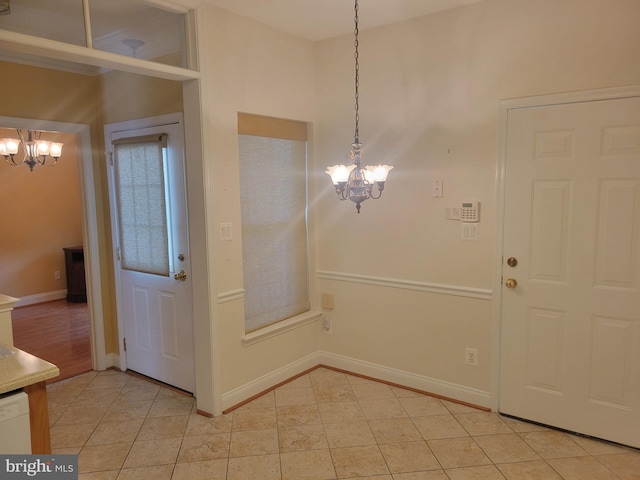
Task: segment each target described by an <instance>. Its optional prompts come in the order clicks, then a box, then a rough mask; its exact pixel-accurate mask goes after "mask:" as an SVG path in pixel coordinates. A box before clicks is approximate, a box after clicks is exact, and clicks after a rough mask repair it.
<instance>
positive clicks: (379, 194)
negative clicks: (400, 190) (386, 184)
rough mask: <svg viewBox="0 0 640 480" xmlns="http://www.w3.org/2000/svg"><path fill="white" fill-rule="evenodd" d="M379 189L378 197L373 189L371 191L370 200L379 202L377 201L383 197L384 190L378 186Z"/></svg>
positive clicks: (377, 189)
mask: <svg viewBox="0 0 640 480" xmlns="http://www.w3.org/2000/svg"><path fill="white" fill-rule="evenodd" d="M376 186H377V185H376ZM377 187H378V188H376V191H377V192H378V194H377V195H374V193H373V189H371V190H370V191H369V196H370V198H372V199H374V200H377V199H379V198H380V197H381V196H382V190H380V187H379V186H377Z"/></svg>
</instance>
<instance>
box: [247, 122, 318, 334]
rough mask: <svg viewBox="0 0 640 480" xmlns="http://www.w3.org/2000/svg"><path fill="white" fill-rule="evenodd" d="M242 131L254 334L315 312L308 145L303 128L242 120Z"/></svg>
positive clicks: (250, 314)
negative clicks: (310, 255)
mask: <svg viewBox="0 0 640 480" xmlns="http://www.w3.org/2000/svg"><path fill="white" fill-rule="evenodd" d="M238 126H239V133H240V135H239V147H240V198H241V213H242V266H243V274H244V290H245V297H244V308H245V331H246V332H247V333H248V332H251V331H255V330H257V329H259V328H262V327H265V326H267V325H271V324H273V323H275V322H278V321H280V320H284V319H286V318H289V317H292V316H294V315H297V314H300V313H303V312H306V311H308V310H309V267H308V264H309V260H308V242H307V215H306V214H307V142H306V125H305V124H304V123H301V122H289V121H283V120H279V119H273V118H268V117H258V116H254V115H246V114H241V115H239V122H238ZM291 126H293V127H294V128H293V130H291V129H290V128H288V127H291ZM292 132H294V133H292ZM295 132H297V133H295ZM279 137H280V138H279ZM281 137H284V138H281Z"/></svg>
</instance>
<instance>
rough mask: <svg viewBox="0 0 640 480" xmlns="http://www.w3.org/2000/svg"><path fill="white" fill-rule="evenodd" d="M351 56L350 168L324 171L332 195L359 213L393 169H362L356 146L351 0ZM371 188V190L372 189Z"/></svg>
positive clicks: (357, 105)
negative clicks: (333, 189)
mask: <svg viewBox="0 0 640 480" xmlns="http://www.w3.org/2000/svg"><path fill="white" fill-rule="evenodd" d="M354 20H355V29H354V34H355V41H354V46H355V54H354V58H355V61H356V83H355V86H356V94H355V99H356V103H355V108H356V129H355V134H354V138H353V144H352V145H351V150H350V158H351V160H352V162H353V163H352V164H351V165H348V166H346V165H334V166H332V167H329V168H327V170H326V172H325V173H327V174H329V175H330V176H331V181H332V182H333V185H334V186H335V187H336V193H337V194H338V198H340V200H346V199H349V200H351V201H352V202H354V203H355V204H356V210H357V211H358V213H360V204H361V203H362V202H364V201H365V200H368V199H370V198H373V199H377V198H380V197H381V196H382V191H383V190H384V182H386V180H387V175H388V174H389V171H390V170H391V169H392V168H393V167H392V166H390V165H375V166H366V167H363V166H362V163H361V162H362V152H363V150H362V144H361V143H360V131H359V122H360V114H359V108H360V104H359V87H360V64H359V62H358V0H355V18H354ZM374 186H375V189H374Z"/></svg>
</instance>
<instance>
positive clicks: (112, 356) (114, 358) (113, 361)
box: [105, 353, 124, 371]
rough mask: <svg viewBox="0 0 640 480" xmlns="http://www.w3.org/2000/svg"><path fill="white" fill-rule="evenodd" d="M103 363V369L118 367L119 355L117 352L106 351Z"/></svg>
mask: <svg viewBox="0 0 640 480" xmlns="http://www.w3.org/2000/svg"><path fill="white" fill-rule="evenodd" d="M105 365H106V366H105V370H106V369H107V368H111V367H115V368H118V369H120V355H118V354H117V353H107V355H106V357H105ZM123 371H124V370H123Z"/></svg>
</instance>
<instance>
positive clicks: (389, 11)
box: [208, 0, 481, 41]
mask: <svg viewBox="0 0 640 480" xmlns="http://www.w3.org/2000/svg"><path fill="white" fill-rule="evenodd" d="M479 1H481V0H361V1H360V2H359V14H358V17H359V27H360V28H361V29H366V28H372V27H379V26H381V25H387V24H391V23H396V22H401V21H403V20H408V19H410V18H415V17H420V16H423V15H427V14H429V13H434V12H439V11H442V10H448V9H451V8H456V7H459V6H462V5H468V4H471V3H477V2H479ZM208 2H209V3H211V4H213V5H217V6H219V7H221V8H224V9H225V10H229V11H231V12H234V13H237V14H239V15H242V16H244V17H248V18H251V19H253V20H256V21H258V22H261V23H265V24H267V25H270V26H272V27H274V28H276V29H278V30H282V31H285V32H288V33H291V34H293V35H296V36H298V37H302V38H306V39H308V40H313V41H316V40H324V39H327V38H331V37H336V36H338V35H343V34H347V33H350V32H352V31H353V26H354V23H353V17H354V2H353V0H208Z"/></svg>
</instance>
